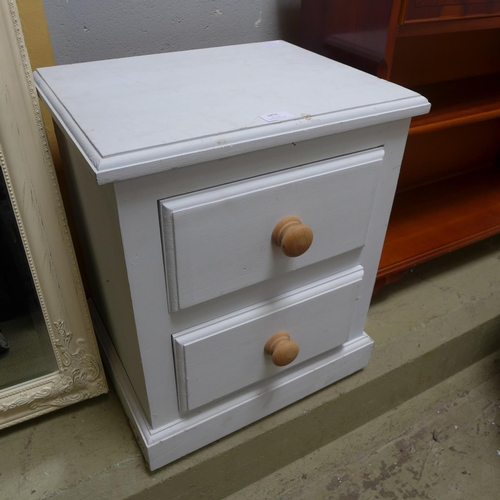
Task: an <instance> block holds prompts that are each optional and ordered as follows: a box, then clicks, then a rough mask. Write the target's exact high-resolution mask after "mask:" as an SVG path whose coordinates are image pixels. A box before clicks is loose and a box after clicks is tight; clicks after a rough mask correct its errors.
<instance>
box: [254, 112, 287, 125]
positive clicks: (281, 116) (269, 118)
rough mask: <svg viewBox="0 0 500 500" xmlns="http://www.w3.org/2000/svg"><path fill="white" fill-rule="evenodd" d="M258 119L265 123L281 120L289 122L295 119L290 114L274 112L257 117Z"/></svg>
mask: <svg viewBox="0 0 500 500" xmlns="http://www.w3.org/2000/svg"><path fill="white" fill-rule="evenodd" d="M259 117H260V118H262V119H263V120H266V122H281V121H283V120H290V119H291V118H295V116H293V115H292V113H288V111H276V112H274V113H267V114H265V115H259Z"/></svg>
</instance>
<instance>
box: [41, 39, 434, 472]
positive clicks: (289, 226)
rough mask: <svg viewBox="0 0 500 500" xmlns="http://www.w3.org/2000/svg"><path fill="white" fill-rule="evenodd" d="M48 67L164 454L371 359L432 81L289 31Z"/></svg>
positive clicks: (66, 142) (153, 462)
mask: <svg viewBox="0 0 500 500" xmlns="http://www.w3.org/2000/svg"><path fill="white" fill-rule="evenodd" d="M35 80H36V83H37V88H38V91H39V93H40V95H41V97H42V99H43V100H44V101H45V103H46V104H47V105H48V107H49V108H50V110H51V112H52V115H53V117H54V120H55V122H56V125H57V129H58V138H59V143H60V148H61V152H62V155H63V158H64V161H65V165H66V167H67V170H68V178H69V182H70V189H71V197H72V201H73V202H74V208H75V214H76V219H77V226H78V230H79V238H80V241H81V243H82V246H83V249H84V254H85V261H86V267H87V272H88V275H89V280H90V283H91V294H92V299H93V302H94V304H95V308H96V310H95V311H94V318H95V321H96V323H97V324H98V328H97V330H98V332H100V337H101V342H102V345H103V350H104V353H105V357H106V358H107V361H108V364H109V366H110V371H111V374H112V377H113V380H114V383H115V386H116V388H117V390H118V392H119V394H120V397H121V400H122V403H123V405H124V407H125V410H126V411H127V413H128V415H129V417H130V419H131V422H132V425H133V426H134V428H135V429H136V434H137V436H138V440H139V443H140V445H141V446H142V449H143V451H144V454H145V457H146V459H147V460H148V462H149V464H150V467H151V468H152V469H155V468H158V467H161V466H162V465H165V464H167V463H169V462H171V461H172V460H175V459H177V458H179V457H181V456H183V455H185V454H187V453H189V452H191V451H193V450H195V449H197V448H200V447H202V446H204V445H206V444H208V443H209V442H211V441H213V440H215V439H218V438H220V437H222V436H224V435H227V434H229V433H230V432H233V431H235V430H237V429H239V428H241V427H243V426H245V425H248V424H249V423H251V422H253V421H255V420H257V419H260V418H262V417H264V416H266V415H269V414H270V413H272V412H274V411H276V410H278V409H280V408H283V407H284V406H286V405H288V404H291V403H293V402H295V401H297V400H298V399H300V398H303V397H305V396H307V395H309V394H311V393H312V392H314V391H317V390H319V389H321V388H323V387H325V386H326V385H328V384H331V383H333V382H335V381H337V380H339V379H340V378H342V377H345V376H347V375H349V374H351V373H353V372H355V371H357V370H359V369H361V368H363V367H364V366H365V365H366V364H367V362H368V359H369V356H370V352H371V349H372V346H373V342H372V340H371V339H370V338H369V336H368V335H367V334H366V333H364V331H363V327H364V322H365V319H366V314H367V311H368V306H369V301H370V297H371V291H372V288H373V284H374V281H375V277H376V272H377V265H378V260H379V257H380V252H381V248H382V243H383V239H384V234H385V229H386V226H387V221H388V217H389V213H390V209H391V204H392V199H393V196H394V191H395V187H396V183H397V177H398V171H399V166H400V163H401V158H402V155H403V150H404V144H405V141H406V135H407V131H408V126H409V122H410V118H411V117H412V116H414V115H417V114H422V113H425V112H427V111H428V109H429V104H428V103H427V101H426V100H425V99H424V98H422V97H421V96H419V95H418V94H415V93H414V92H411V91H409V90H406V89H403V88H401V87H398V86H396V85H393V84H390V83H388V82H385V81H382V80H379V79H377V78H374V77H372V76H369V75H366V74H364V73H361V72H359V71H356V70H354V69H351V68H348V67H347V66H344V65H341V64H338V63H335V62H333V61H331V60H328V59H325V58H323V57H320V56H318V55H315V54H312V53H310V52H307V51H304V50H302V49H299V48H297V47H294V46H292V45H290V44H287V43H285V42H280V41H276V42H264V43H258V44H249V45H239V46H231V47H220V48H214V49H204V50H195V51H188V52H177V53H171V54H160V55H152V56H142V57H135V58H126V59H116V60H110V61H99V62H90V63H83V64H75V65H70V66H60V67H53V68H43V69H39V70H38V71H37V72H36V73H35ZM290 217H292V218H290ZM283 221H284V222H283ZM276 334H279V335H278V336H277V337H276V336H275V335H276ZM273 336H274V337H273ZM271 337H273V338H272V340H271V341H270V342H268V340H269V339H270V338H271ZM276 339H277V340H276ZM188 431H189V432H188Z"/></svg>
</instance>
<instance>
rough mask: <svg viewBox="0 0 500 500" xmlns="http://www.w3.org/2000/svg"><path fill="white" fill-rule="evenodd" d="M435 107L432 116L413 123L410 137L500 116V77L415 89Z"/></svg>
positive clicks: (443, 83)
mask: <svg viewBox="0 0 500 500" xmlns="http://www.w3.org/2000/svg"><path fill="white" fill-rule="evenodd" d="M413 90H415V91H416V92H418V93H419V94H422V95H423V96H425V97H427V99H428V100H429V102H430V103H431V104H432V109H431V112H430V113H429V114H428V115H423V116H418V117H415V118H414V119H413V120H412V123H411V128H410V134H411V135H413V134H421V133H426V132H433V131H436V130H440V129H444V128H448V127H453V126H457V125H464V124H467V123H474V122H478V121H483V120H489V119H493V118H498V117H500V74H494V75H489V76H481V77H474V78H466V79H462V80H458V81H451V82H442V83H437V84H430V85H421V86H417V87H414V89H413Z"/></svg>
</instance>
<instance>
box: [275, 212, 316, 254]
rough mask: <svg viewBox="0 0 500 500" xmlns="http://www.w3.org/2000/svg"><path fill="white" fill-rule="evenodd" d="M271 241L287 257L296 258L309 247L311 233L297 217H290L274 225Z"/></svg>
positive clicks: (311, 240)
mask: <svg viewBox="0 0 500 500" xmlns="http://www.w3.org/2000/svg"><path fill="white" fill-rule="evenodd" d="M271 239H272V242H273V243H274V244H275V245H277V246H279V247H281V250H282V251H283V253H284V254H285V255H286V256H287V257H298V256H299V255H302V254H303V253H305V252H306V251H307V249H308V248H309V247H310V246H311V243H312V242H313V232H312V229H311V228H310V227H309V226H306V225H305V224H302V221H301V220H300V219H299V218H298V217H294V216H293V215H290V216H289V217H285V218H283V219H281V220H280V221H279V222H278V224H276V226H275V228H274V230H273V234H272V237H271Z"/></svg>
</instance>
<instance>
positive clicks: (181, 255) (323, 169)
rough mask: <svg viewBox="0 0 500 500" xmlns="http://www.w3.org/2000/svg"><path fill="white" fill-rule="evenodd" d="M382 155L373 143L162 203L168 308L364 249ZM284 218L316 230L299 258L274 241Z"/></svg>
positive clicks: (211, 296) (228, 291)
mask: <svg viewBox="0 0 500 500" xmlns="http://www.w3.org/2000/svg"><path fill="white" fill-rule="evenodd" d="M383 155H384V150H383V148H376V149H372V150H368V151H364V152H360V153H356V154H351V155H346V156H342V157H339V158H335V159H331V160H326V161H321V162H317V163H313V164H309V165H306V166H302V167H297V168H293V169H289V170H286V171H283V172H279V173H275V174H270V175H264V176H261V177H257V178H254V179H250V180H246V181H240V182H235V183H232V184H228V185H224V186H220V187H217V188H213V189H207V190H204V191H200V192H196V193H192V194H187V195H182V196H178V197H173V198H167V199H165V200H162V201H161V202H160V211H161V231H162V238H163V254H164V259H165V267H166V279H167V288H168V301H169V309H170V311H177V310H179V309H184V308H187V307H190V306H192V305H194V304H198V303H200V302H204V301H206V300H209V299H212V298H215V297H220V296H221V295H224V294H226V293H230V292H233V291H235V290H238V289H241V288H244V287H246V286H249V285H252V284H254V283H258V282H260V281H263V280H266V279H269V278H273V277H276V276H279V275H281V274H283V273H286V272H289V271H292V270H294V269H299V268H301V267H304V266H307V265H310V264H313V263H315V262H319V261H321V260H324V259H328V258H330V257H334V256H336V255H340V254H342V253H344V252H347V251H349V250H353V249H355V248H359V247H361V246H363V244H364V242H365V238H366V233H367V229H368V224H369V221H370V214H371V210H372V204H373V198H374V194H375V190H376V187H377V183H378V178H379V174H380V168H381V165H382V158H383ZM287 216H296V217H298V218H300V220H301V221H302V223H303V224H305V225H307V226H309V227H310V228H311V230H312V233H313V241H312V244H311V246H310V248H309V249H308V250H307V251H306V252H305V253H304V254H302V255H300V256H299V257H287V256H286V255H284V253H283V252H282V250H281V248H279V247H278V246H276V245H274V244H273V243H272V241H271V236H272V233H273V230H274V228H275V226H276V224H277V223H278V222H279V221H280V220H282V219H283V218H285V217H287ZM299 236H300V235H299Z"/></svg>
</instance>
